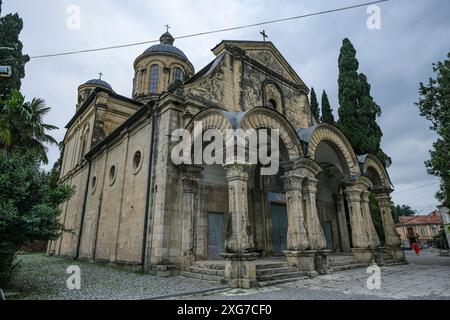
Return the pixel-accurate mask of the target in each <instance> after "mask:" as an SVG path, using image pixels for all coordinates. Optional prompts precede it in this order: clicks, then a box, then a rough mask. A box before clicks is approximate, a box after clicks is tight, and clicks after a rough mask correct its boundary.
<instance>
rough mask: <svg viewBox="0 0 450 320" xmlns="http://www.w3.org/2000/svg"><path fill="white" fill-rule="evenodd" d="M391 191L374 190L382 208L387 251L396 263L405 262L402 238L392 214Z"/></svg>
mask: <svg viewBox="0 0 450 320" xmlns="http://www.w3.org/2000/svg"><path fill="white" fill-rule="evenodd" d="M391 192H392V190H391V189H382V190H377V189H375V190H374V193H375V196H376V198H377V200H378V203H379V206H380V213H381V220H382V223H383V229H384V234H385V242H386V245H385V247H386V251H387V252H388V253H389V254H390V255H391V256H392V257H393V258H394V261H396V262H403V261H405V253H404V251H403V250H402V249H401V248H400V244H401V241H400V236H399V234H398V233H397V230H396V229H395V223H394V219H393V218H392V212H391V197H390V195H389V194H390V193H391Z"/></svg>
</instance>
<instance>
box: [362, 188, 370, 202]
mask: <svg viewBox="0 0 450 320" xmlns="http://www.w3.org/2000/svg"><path fill="white" fill-rule="evenodd" d="M369 194H370V192H369V191H367V190H361V202H367V203H369V202H370V200H369Z"/></svg>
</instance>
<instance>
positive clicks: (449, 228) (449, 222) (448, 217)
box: [438, 206, 450, 248]
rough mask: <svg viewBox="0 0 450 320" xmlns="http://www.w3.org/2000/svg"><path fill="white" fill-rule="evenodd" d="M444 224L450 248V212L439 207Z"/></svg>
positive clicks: (445, 208) (443, 207)
mask: <svg viewBox="0 0 450 320" xmlns="http://www.w3.org/2000/svg"><path fill="white" fill-rule="evenodd" d="M438 208H439V212H440V213H441V217H442V221H443V224H444V230H445V236H446V237H447V243H448V247H449V248H450V210H449V209H448V208H447V207H445V206H438Z"/></svg>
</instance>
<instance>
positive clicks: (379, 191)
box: [372, 188, 394, 199]
mask: <svg viewBox="0 0 450 320" xmlns="http://www.w3.org/2000/svg"><path fill="white" fill-rule="evenodd" d="M392 191H394V190H393V189H391V188H374V189H372V192H373V193H374V194H375V196H376V197H377V199H378V198H390V197H391V193H392Z"/></svg>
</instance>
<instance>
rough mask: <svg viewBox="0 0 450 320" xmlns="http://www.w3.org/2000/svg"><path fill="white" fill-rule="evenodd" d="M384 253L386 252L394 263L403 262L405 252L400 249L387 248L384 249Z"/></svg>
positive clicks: (404, 260)
mask: <svg viewBox="0 0 450 320" xmlns="http://www.w3.org/2000/svg"><path fill="white" fill-rule="evenodd" d="M384 250H385V252H387V253H388V254H389V255H390V256H391V257H392V258H393V259H394V261H395V262H405V263H406V257H405V251H404V250H403V249H402V248H400V247H393V246H387V247H385V248H384Z"/></svg>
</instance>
